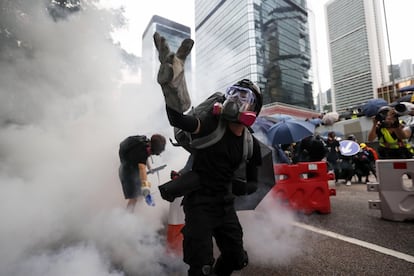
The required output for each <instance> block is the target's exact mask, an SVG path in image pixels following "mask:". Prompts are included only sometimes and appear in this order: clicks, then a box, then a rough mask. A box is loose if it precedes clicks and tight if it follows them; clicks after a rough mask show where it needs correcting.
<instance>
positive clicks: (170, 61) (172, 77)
mask: <svg viewBox="0 0 414 276" xmlns="http://www.w3.org/2000/svg"><path fill="white" fill-rule="evenodd" d="M153 38H154V44H155V47H156V48H157V50H158V59H159V60H160V63H161V65H160V69H159V70H158V76H157V81H158V83H159V84H160V85H161V89H162V92H163V94H164V97H165V103H166V104H167V106H169V107H170V108H172V109H174V110H176V111H177V112H180V113H183V112H185V111H186V110H188V109H189V108H190V107H191V99H190V95H189V93H188V89H187V84H186V81H185V76H184V62H185V59H186V58H187V56H188V55H189V54H190V52H191V49H192V48H193V45H194V41H193V40H192V39H190V38H187V39H184V40H183V42H182V43H181V46H180V47H179V48H178V50H177V53H174V52H171V51H170V47H169V46H168V43H167V41H166V40H165V38H164V37H163V36H161V35H160V34H159V33H157V32H155V33H154V36H153Z"/></svg>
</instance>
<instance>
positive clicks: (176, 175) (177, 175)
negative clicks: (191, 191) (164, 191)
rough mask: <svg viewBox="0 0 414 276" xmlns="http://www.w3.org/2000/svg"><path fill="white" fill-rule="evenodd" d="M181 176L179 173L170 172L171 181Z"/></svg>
mask: <svg viewBox="0 0 414 276" xmlns="http://www.w3.org/2000/svg"><path fill="white" fill-rule="evenodd" d="M180 175H181V174H180V173H179V172H177V171H171V172H170V179H176V178H177V177H179V176H180Z"/></svg>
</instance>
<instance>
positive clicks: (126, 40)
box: [107, 0, 414, 91]
mask: <svg viewBox="0 0 414 276" xmlns="http://www.w3.org/2000/svg"><path fill="white" fill-rule="evenodd" d="M107 1H109V2H110V3H111V5H113V6H117V5H124V6H125V8H126V16H127V17H128V19H129V27H128V29H125V30H124V31H122V32H120V33H117V35H116V36H115V37H116V39H118V40H120V41H121V44H122V45H123V46H124V47H125V49H126V50H127V51H129V52H132V53H135V54H137V55H140V53H141V52H140V51H141V45H140V38H141V36H142V33H143V32H144V29H145V28H146V26H147V25H148V22H149V20H150V18H151V16H152V15H154V14H157V15H160V16H163V17H166V18H168V19H171V20H173V21H176V22H179V23H181V24H184V25H187V26H190V27H191V28H192V31H193V32H194V3H193V2H194V1H192V0H180V1H168V0H153V1H150V2H148V3H146V5H145V6H141V5H139V3H138V2H137V1H134V0H107ZM377 1H381V2H382V0H377ZM109 2H108V3H109ZM327 2H328V0H308V3H309V8H310V9H311V10H313V13H314V18H315V25H316V34H315V36H316V44H315V46H314V48H316V49H317V56H318V58H317V60H316V63H317V65H318V68H317V70H316V71H318V72H319V76H318V77H316V79H319V80H320V87H321V91H326V90H327V89H329V88H330V72H329V61H328V56H327V39H326V24H325V12H324V5H325V3H327ZM384 2H385V6H386V15H387V22H388V33H389V39H390V49H391V58H392V62H393V64H399V63H400V62H401V61H402V60H404V59H413V60H414V51H413V50H412V45H414V36H412V35H411V33H410V32H411V31H410V26H411V24H412V11H413V10H414V1H411V0H384ZM310 14H311V15H312V13H310ZM384 32H385V28H384ZM384 36H385V34H384ZM195 43H197V41H195ZM385 43H387V42H386V41H385ZM385 46H386V49H387V63H389V55H388V45H387V44H385Z"/></svg>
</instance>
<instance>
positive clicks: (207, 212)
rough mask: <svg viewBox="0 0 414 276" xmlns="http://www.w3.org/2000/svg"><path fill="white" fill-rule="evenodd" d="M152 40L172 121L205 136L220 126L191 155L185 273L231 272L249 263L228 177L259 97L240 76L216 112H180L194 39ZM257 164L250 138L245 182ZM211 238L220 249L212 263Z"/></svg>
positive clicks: (195, 275) (257, 153)
mask: <svg viewBox="0 0 414 276" xmlns="http://www.w3.org/2000/svg"><path fill="white" fill-rule="evenodd" d="M154 43H155V46H156V48H157V50H158V52H159V59H160V62H161V66H160V71H159V73H158V83H160V84H161V88H162V90H163V93H164V97H165V100H166V111H167V116H168V119H169V122H170V124H171V125H172V126H174V127H176V128H179V129H182V130H184V131H186V132H189V133H192V137H193V138H197V137H203V136H206V135H208V134H210V133H212V132H213V131H214V130H215V129H217V127H218V125H221V124H224V128H223V133H221V135H222V136H220V137H221V138H220V139H218V141H217V142H216V143H214V144H212V145H209V146H207V147H205V148H201V149H197V151H196V152H195V153H193V155H194V160H193V166H192V169H191V173H192V174H193V175H195V176H196V177H195V178H196V179H198V182H199V183H197V185H196V186H197V189H195V190H192V191H190V192H188V193H186V194H185V195H184V199H183V209H184V213H185V226H184V228H183V230H182V233H183V236H184V241H183V253H184V262H185V263H187V264H188V265H189V270H188V275H190V276H198V275H220V276H225V275H231V273H232V272H233V271H235V270H240V269H242V268H243V267H245V266H246V265H247V264H248V256H247V252H246V251H245V250H244V247H243V230H242V227H241V225H240V222H239V219H238V217H237V214H236V210H235V208H234V199H235V196H234V195H233V193H232V179H233V176H234V173H235V171H236V170H237V169H238V168H239V166H240V164H241V163H242V162H244V161H245V160H243V149H244V132H246V131H249V130H248V128H247V126H249V125H251V124H252V123H253V122H254V119H253V120H251V118H252V117H251V116H253V115H254V116H253V118H255V117H256V116H257V115H258V114H259V112H260V110H261V107H262V95H261V93H260V89H259V88H258V87H257V86H256V85H255V84H253V82H251V81H250V80H247V79H243V80H241V81H239V82H237V83H235V84H234V85H232V86H230V87H228V88H227V91H226V94H225V101H224V103H223V104H222V109H221V111H220V113H219V114H216V115H214V114H213V113H209V114H210V116H203V117H197V116H192V115H186V114H183V112H184V111H185V110H186V108H185V107H183V104H185V103H186V102H187V98H189V96H188V94H187V93H188V91H186V84H185V80H184V77H183V74H184V72H183V63H184V61H185V58H186V56H187V55H188V54H189V53H190V51H191V47H192V43H191V41H189V40H188V39H187V40H184V41H183V43H182V44H181V46H180V47H179V49H178V50H177V54H174V53H171V52H170V50H169V47H168V44H167V42H166V41H165V38H163V37H161V36H160V35H159V34H158V33H155V34H154ZM177 68H178V69H177ZM180 103H183V104H180ZM249 118H250V119H249ZM260 165H261V153H260V145H259V143H258V141H257V140H256V138H254V137H253V153H252V156H251V158H250V159H249V161H248V162H247V163H246V170H245V171H246V179H247V181H257V167H258V166H260ZM181 177H183V176H181ZM198 186H199V187H198ZM213 238H214V240H215V242H216V244H217V247H218V249H219V250H220V256H219V257H218V259H217V261H216V262H215V259H214V254H213Z"/></svg>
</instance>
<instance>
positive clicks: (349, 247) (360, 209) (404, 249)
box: [232, 178, 414, 276]
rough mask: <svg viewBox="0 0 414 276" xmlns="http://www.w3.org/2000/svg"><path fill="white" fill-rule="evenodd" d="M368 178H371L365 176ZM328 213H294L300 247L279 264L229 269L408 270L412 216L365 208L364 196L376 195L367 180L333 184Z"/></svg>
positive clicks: (406, 273)
mask: <svg viewBox="0 0 414 276" xmlns="http://www.w3.org/2000/svg"><path fill="white" fill-rule="evenodd" d="M370 180H371V181H373V179H372V178H371V179H370ZM329 185H330V186H331V187H334V188H336V196H331V197H330V201H331V213H330V214H319V213H317V212H314V213H312V214H310V215H300V214H299V215H298V216H297V222H296V223H297V224H295V225H296V227H300V228H302V229H304V230H305V231H304V232H305V235H302V236H301V241H300V242H301V244H302V248H303V251H302V253H301V254H300V255H299V256H298V257H296V258H295V259H294V260H292V261H290V262H289V263H286V264H283V265H268V266H263V265H257V264H255V263H250V264H249V266H247V267H246V268H245V269H243V270H242V271H239V272H235V273H233V274H232V275H243V276H251V275H264V276H273V275H387V276H388V275H393V276H398V275H401V276H413V275H414V221H404V222H396V221H389V220H385V219H382V218H381V210H375V209H369V207H368V200H375V199H379V193H378V192H368V191H367V185H366V184H363V183H355V182H354V183H353V184H352V186H345V183H343V184H335V183H334V182H333V181H329Z"/></svg>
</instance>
